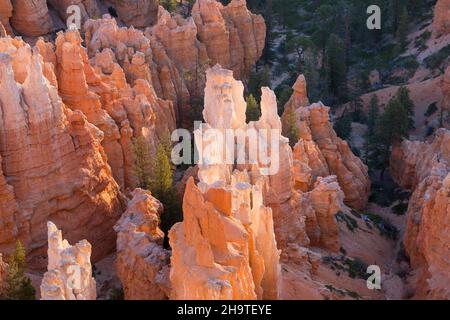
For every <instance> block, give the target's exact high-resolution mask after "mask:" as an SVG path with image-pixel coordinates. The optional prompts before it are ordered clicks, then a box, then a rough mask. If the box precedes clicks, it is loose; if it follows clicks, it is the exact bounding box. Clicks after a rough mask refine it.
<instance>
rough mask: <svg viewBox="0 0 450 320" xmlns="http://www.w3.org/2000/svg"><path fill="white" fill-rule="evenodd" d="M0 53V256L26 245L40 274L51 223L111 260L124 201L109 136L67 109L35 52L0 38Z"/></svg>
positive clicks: (96, 255)
mask: <svg viewBox="0 0 450 320" xmlns="http://www.w3.org/2000/svg"><path fill="white" fill-rule="evenodd" d="M0 51H1V52H2V53H1V54H0V102H1V103H0V112H1V114H2V117H1V120H0V155H1V161H2V175H1V177H0V190H1V195H2V196H1V198H0V208H2V211H1V215H0V225H1V226H2V228H1V233H0V235H1V236H0V249H1V251H2V252H3V253H7V252H8V251H9V250H11V249H12V248H13V246H14V243H15V241H16V240H17V239H20V240H21V241H22V242H23V243H24V245H25V247H26V248H27V249H28V251H29V252H31V254H30V257H31V260H32V261H31V265H32V266H40V267H42V266H43V265H44V264H45V258H44V257H45V254H44V252H43V248H44V247H45V244H46V242H47V236H46V223H47V221H48V220H52V221H54V222H55V223H56V224H57V225H58V227H59V228H61V229H62V230H64V233H65V234H66V236H67V238H68V239H69V240H70V241H78V240H80V239H83V238H86V239H88V240H89V242H90V243H91V244H92V245H93V248H94V250H93V257H94V258H95V259H96V258H99V257H100V256H103V255H105V254H107V253H108V252H110V251H111V250H112V249H113V248H114V246H115V235H114V232H113V229H112V226H113V225H114V223H115V221H116V220H117V218H118V215H119V214H120V213H121V212H122V198H123V196H122V195H121V193H120V191H119V186H118V185H117V183H116V182H115V181H114V179H113V177H112V173H111V169H110V167H109V165H108V164H107V158H106V154H105V152H104V150H103V148H102V146H101V141H102V140H103V138H104V134H103V132H102V131H100V130H99V129H98V128H96V127H95V126H94V125H92V124H90V123H89V122H88V121H87V119H86V116H85V115H84V114H82V113H81V112H80V111H71V110H70V109H68V108H67V107H66V106H65V105H64V104H63V102H62V100H61V98H60V97H59V95H58V90H57V88H56V87H55V86H54V85H56V80H55V79H56V76H55V74H54V73H53V71H52V68H51V65H49V64H46V63H44V61H43V59H42V56H41V55H40V54H39V53H38V50H37V49H36V48H35V49H31V48H30V46H28V45H27V44H25V43H24V42H23V41H21V40H20V39H11V38H0ZM49 79H50V80H49ZM52 82H53V84H52Z"/></svg>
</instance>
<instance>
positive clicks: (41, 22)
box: [10, 0, 53, 37]
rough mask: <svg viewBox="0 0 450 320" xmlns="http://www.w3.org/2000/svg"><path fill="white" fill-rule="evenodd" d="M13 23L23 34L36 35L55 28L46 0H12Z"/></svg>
mask: <svg viewBox="0 0 450 320" xmlns="http://www.w3.org/2000/svg"><path fill="white" fill-rule="evenodd" d="M11 3H12V5H13V8H14V10H13V14H12V16H11V19H10V23H11V25H12V26H13V27H14V29H15V30H16V31H17V32H18V33H19V34H21V35H24V36H31V37H36V36H40V35H43V34H47V33H49V32H50V31H52V29H53V22H52V19H51V17H50V14H49V12H48V7H47V1H46V0H33V1H29V0H12V1H11Z"/></svg>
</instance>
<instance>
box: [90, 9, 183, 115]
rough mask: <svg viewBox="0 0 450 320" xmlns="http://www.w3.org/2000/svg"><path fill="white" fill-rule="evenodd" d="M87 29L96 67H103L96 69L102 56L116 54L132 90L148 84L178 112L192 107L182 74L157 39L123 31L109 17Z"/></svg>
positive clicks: (91, 22)
mask: <svg viewBox="0 0 450 320" xmlns="http://www.w3.org/2000/svg"><path fill="white" fill-rule="evenodd" d="M84 28H85V30H86V47H87V49H88V54H89V56H90V57H91V58H92V59H91V61H92V63H93V65H94V66H95V67H101V66H97V65H96V63H98V62H97V60H98V59H97V56H98V55H100V54H103V55H111V54H112V56H111V58H112V59H113V61H114V62H116V63H117V64H118V65H119V66H120V67H121V68H122V69H123V71H124V73H125V76H126V80H127V82H128V83H129V84H130V85H131V86H133V85H134V84H135V81H136V80H137V79H141V80H145V81H147V82H148V83H149V84H150V85H151V86H152V87H153V89H154V91H155V93H156V95H157V96H158V97H160V98H162V99H167V100H171V101H172V102H173V104H174V105H175V106H177V107H178V109H179V108H180V107H181V106H183V105H188V103H189V91H188V90H187V87H186V84H185V82H184V79H183V77H182V74H181V73H180V71H179V70H178V69H177V68H176V66H175V64H174V63H173V61H172V60H171V59H170V58H169V57H168V55H167V52H166V51H165V48H164V46H163V45H162V44H161V43H160V42H158V41H157V40H156V38H150V39H149V38H147V37H145V36H144V34H143V33H142V31H139V30H136V29H134V28H125V27H123V28H120V27H118V26H117V23H116V21H115V20H114V19H111V18H110V17H108V16H106V17H104V18H103V19H99V20H88V21H87V22H86V23H85V26H84ZM105 50H106V51H108V53H104V52H103V51H105ZM99 59H100V58H99ZM100 60H101V59H100ZM178 109H177V110H178Z"/></svg>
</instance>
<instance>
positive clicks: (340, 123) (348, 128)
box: [334, 112, 352, 140]
mask: <svg viewBox="0 0 450 320" xmlns="http://www.w3.org/2000/svg"><path fill="white" fill-rule="evenodd" d="M334 130H335V131H336V134H337V135H338V136H339V137H340V138H341V139H344V140H348V139H349V138H350V135H351V133H352V115H351V114H350V113H348V112H345V113H344V114H343V115H342V116H341V117H340V118H339V119H338V120H337V121H336V123H335V124H334Z"/></svg>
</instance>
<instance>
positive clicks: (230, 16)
mask: <svg viewBox="0 0 450 320" xmlns="http://www.w3.org/2000/svg"><path fill="white" fill-rule="evenodd" d="M192 17H193V19H194V21H195V24H196V26H197V29H198V37H199V39H200V41H201V42H202V43H204V44H205V46H206V49H207V52H208V56H209V58H210V59H211V60H212V61H213V63H219V64H220V65H222V66H223V67H225V68H228V69H232V70H233V72H234V76H235V77H241V76H242V75H244V74H247V73H248V72H249V71H250V68H251V67H252V66H253V65H254V63H255V62H256V61H257V60H258V59H259V57H260V56H261V54H262V50H263V49H264V45H265V35H266V25H265V22H264V19H263V18H262V16H260V15H255V14H252V13H251V12H250V11H249V10H248V9H247V7H246V1H245V0H232V1H231V2H230V3H229V4H228V5H227V6H223V5H222V4H221V3H220V2H218V1H215V0H197V2H196V3H195V4H194V7H193V8H192Z"/></svg>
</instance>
